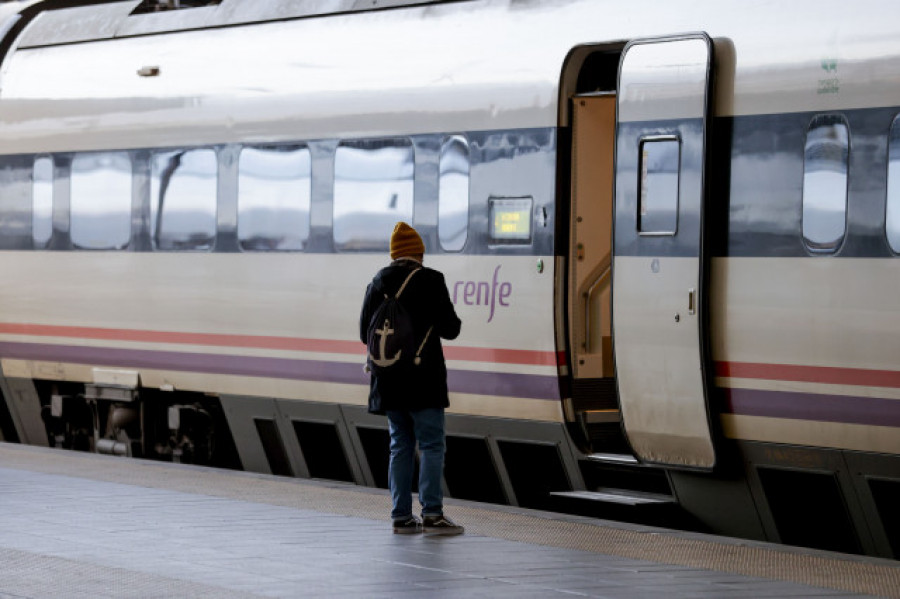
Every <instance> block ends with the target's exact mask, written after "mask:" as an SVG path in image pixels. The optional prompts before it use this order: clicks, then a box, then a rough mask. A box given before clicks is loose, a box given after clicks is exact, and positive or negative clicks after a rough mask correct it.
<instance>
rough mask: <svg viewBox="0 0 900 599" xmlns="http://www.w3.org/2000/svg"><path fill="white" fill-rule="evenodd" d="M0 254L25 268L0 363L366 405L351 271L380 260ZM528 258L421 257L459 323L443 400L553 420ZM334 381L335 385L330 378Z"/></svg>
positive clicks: (554, 406) (10, 372)
mask: <svg viewBox="0 0 900 599" xmlns="http://www.w3.org/2000/svg"><path fill="white" fill-rule="evenodd" d="M6 255H7V256H8V257H9V258H10V259H9V260H8V261H6V263H5V265H4V269H3V270H5V271H6V272H5V273H4V276H6V277H8V278H9V279H10V280H16V281H21V282H22V284H21V285H18V286H17V287H16V288H15V289H14V290H13V289H8V291H10V293H9V294H2V295H3V297H0V309H2V311H3V313H4V315H5V317H6V322H4V323H0V331H2V333H0V343H2V344H3V345H2V346H3V350H2V353H3V356H4V358H3V363H2V364H3V370H4V372H5V373H6V374H7V376H19V377H23V378H36V379H49V380H54V379H59V380H78V381H82V382H88V383H92V382H94V377H93V369H94V368H95V367H98V368H107V367H120V368H131V369H134V370H135V371H136V372H137V373H138V374H139V376H140V378H141V382H142V384H144V385H147V386H150V387H156V388H159V387H165V386H169V387H172V388H175V389H184V390H191V391H201V392H213V393H228V394H235V395H247V396H253V395H259V396H268V397H279V398H285V399H289V398H298V397H299V398H309V399H316V400H319V401H328V402H334V403H349V404H351V405H365V404H366V396H367V392H368V376H367V375H366V374H365V373H364V372H363V368H362V367H363V365H364V363H365V346H364V345H363V344H362V343H360V341H359V337H358V335H359V309H360V305H361V301H362V299H361V298H362V293H363V291H364V288H360V282H361V281H368V280H371V277H372V276H373V275H374V273H375V272H377V270H378V269H379V268H380V267H382V266H384V265H385V260H384V259H383V258H380V257H374V256H353V255H344V256H325V255H316V254H313V255H303V254H280V255H278V254H276V255H265V254H225V253H222V254H215V253H213V254H188V255H184V254H174V253H172V254H149V253H146V254H145V253H115V254H103V253H94V254H88V255H83V254H76V253H63V254H55V253H52V254H48V253H34V252H24V253H8V254H6ZM534 262H535V261H534V259H533V258H531V257H528V258H521V257H519V258H516V257H505V258H502V259H499V260H497V259H492V258H488V257H475V256H473V257H470V258H469V259H467V260H465V261H459V260H448V259H447V258H442V257H439V256H438V257H435V258H434V259H433V260H431V259H429V263H430V264H432V263H433V265H434V267H435V268H438V269H439V270H442V272H444V274H445V277H446V280H447V284H448V287H449V290H450V293H451V299H452V300H453V301H454V303H455V305H456V308H457V311H458V313H459V314H460V317H461V318H463V319H465V322H466V323H467V324H468V326H469V327H471V329H472V330H471V332H470V333H469V334H468V335H467V339H468V341H469V344H467V345H461V344H458V343H454V342H447V344H446V345H447V346H446V348H445V354H446V356H447V359H448V369H449V371H450V375H449V376H450V390H451V393H453V394H454V402H453V409H454V410H455V411H456V412H459V413H469V412H470V411H471V413H475V414H485V413H489V414H492V415H495V416H499V417H507V418H519V417H524V418H530V419H544V420H549V421H557V422H559V421H561V413H560V405H559V391H558V385H557V382H556V368H557V366H556V354H555V348H554V347H553V345H552V339H553V334H552V331H553V322H552V317H551V315H550V314H543V315H542V316H539V317H536V318H534V319H531V320H530V322H528V324H527V326H523V323H522V322H521V321H520V320H519V319H518V318H516V316H515V315H516V314H518V313H532V314H535V315H541V313H542V310H541V306H544V305H546V304H548V303H550V302H551V301H552V300H551V298H552V293H553V290H552V287H551V286H550V285H549V284H547V283H546V281H549V280H552V279H550V278H548V277H547V276H541V275H540V274H539V273H537V272H536V270H535V268H534ZM100 273H102V276H100ZM306 273H318V274H317V275H316V276H315V277H310V276H308V274H306ZM48 281H54V284H53V286H52V289H50V288H48V286H47V282H48ZM86 282H89V284H86ZM541 283H544V284H541ZM61 298H64V301H61ZM98 298H103V299H102V300H101V301H98ZM170 298H178V299H177V301H172V300H171V299H170ZM324 305H327V306H329V309H327V310H324V309H323V308H322V307H323V306H324ZM50 314H52V315H53V319H52V320H48V318H47V317H48V315H50ZM198 325H201V326H198ZM537 339H543V340H545V342H544V345H543V346H541V345H535V343H534V342H535V340H537ZM523 348H528V349H523ZM76 364H81V365H82V366H81V367H80V368H78V367H74V368H73V366H74V365H76ZM53 372H58V373H60V374H57V375H52V374H51V373H53ZM63 373H64V374H63ZM214 375H224V376H223V377H222V378H221V380H218V381H215V376H214ZM242 376H244V377H250V378H252V379H253V380H252V381H248V382H243V381H242V380H241V378H240V377H242ZM288 381H293V382H290V383H289V382H288ZM304 384H308V385H310V386H309V388H305V387H304ZM331 384H333V385H339V386H338V387H336V388H335V389H333V390H328V386H329V385H331ZM323 390H327V392H324V393H323ZM457 394H458V396H457ZM468 396H474V397H472V398H469V397H468ZM495 400H496V402H498V404H497V405H496V406H495V405H493V402H494V401H495ZM520 400H521V401H520Z"/></svg>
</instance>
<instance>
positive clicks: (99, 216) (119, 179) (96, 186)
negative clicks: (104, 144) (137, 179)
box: [69, 152, 132, 250]
mask: <svg viewBox="0 0 900 599" xmlns="http://www.w3.org/2000/svg"><path fill="white" fill-rule="evenodd" d="M131 179H132V175H131V159H130V158H129V156H128V154H126V153H124V152H92V153H86V154H78V155H76V156H75V158H74V159H73V160H72V175H71V198H70V204H69V208H70V210H71V216H70V218H71V223H70V232H71V235H72V244H73V245H75V247H78V248H83V249H91V250H105V249H121V248H124V247H125V246H126V245H128V241H129V240H130V239H131Z"/></svg>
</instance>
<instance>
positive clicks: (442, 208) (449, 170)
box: [438, 136, 469, 252]
mask: <svg viewBox="0 0 900 599" xmlns="http://www.w3.org/2000/svg"><path fill="white" fill-rule="evenodd" d="M468 227H469V144H468V143H466V139H465V138H464V137H461V136H454V137H450V138H447V139H446V140H445V141H444V143H443V145H442V146H441V163H440V177H439V179H438V237H439V238H440V241H441V247H442V248H443V249H445V250H447V251H450V252H457V251H459V250H461V249H462V248H463V246H464V245H465V244H466V237H467V236H468Z"/></svg>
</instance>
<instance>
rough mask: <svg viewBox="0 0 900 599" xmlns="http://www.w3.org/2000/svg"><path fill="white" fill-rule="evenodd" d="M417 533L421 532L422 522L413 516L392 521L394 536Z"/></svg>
mask: <svg viewBox="0 0 900 599" xmlns="http://www.w3.org/2000/svg"><path fill="white" fill-rule="evenodd" d="M418 532H422V522H421V520H419V519H418V518H416V517H415V516H408V517H406V518H398V519H397V520H394V534H395V535H414V534H416V533H418Z"/></svg>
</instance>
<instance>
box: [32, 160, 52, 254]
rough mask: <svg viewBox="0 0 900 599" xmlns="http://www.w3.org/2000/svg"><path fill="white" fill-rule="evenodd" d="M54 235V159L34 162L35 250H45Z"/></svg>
mask: <svg viewBox="0 0 900 599" xmlns="http://www.w3.org/2000/svg"><path fill="white" fill-rule="evenodd" d="M52 234H53V158H52V157H50V156H41V157H39V158H36V159H35V161H34V169H33V170H32V175H31V238H32V240H33V241H34V247H35V248H45V247H47V244H48V243H49V242H50V236H51V235H52Z"/></svg>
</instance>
